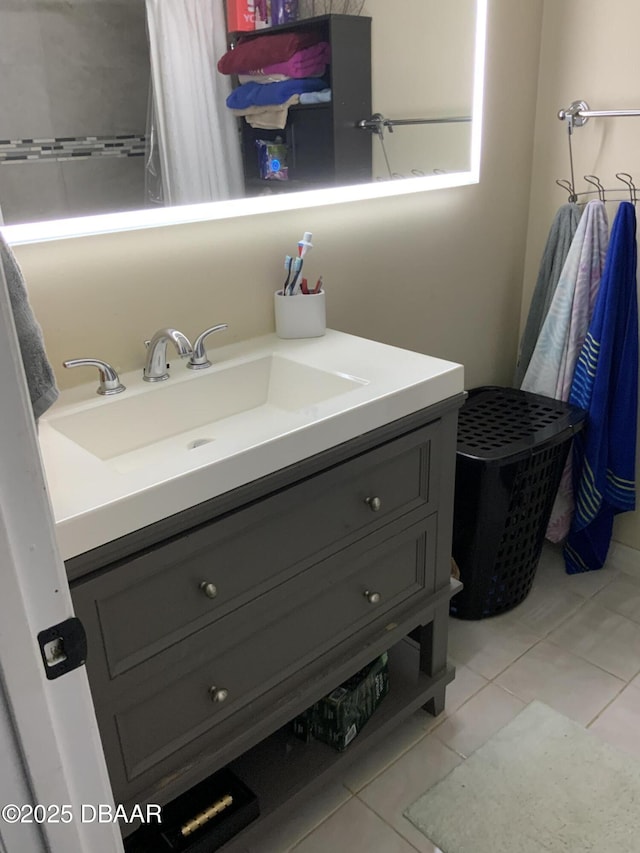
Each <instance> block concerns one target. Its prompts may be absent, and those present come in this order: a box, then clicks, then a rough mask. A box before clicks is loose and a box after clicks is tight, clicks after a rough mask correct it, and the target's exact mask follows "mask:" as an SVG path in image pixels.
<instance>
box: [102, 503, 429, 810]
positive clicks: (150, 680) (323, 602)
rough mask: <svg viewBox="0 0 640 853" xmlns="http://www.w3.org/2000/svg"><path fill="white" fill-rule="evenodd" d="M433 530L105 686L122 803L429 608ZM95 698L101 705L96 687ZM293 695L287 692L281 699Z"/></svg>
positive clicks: (293, 584) (317, 575) (402, 538)
mask: <svg viewBox="0 0 640 853" xmlns="http://www.w3.org/2000/svg"><path fill="white" fill-rule="evenodd" d="M414 518H415V517H414ZM436 525H437V516H436V515H432V516H430V517H429V518H426V519H425V518H422V519H420V520H419V521H417V522H416V523H414V524H412V525H411V526H409V527H405V528H404V529H402V525H401V524H394V525H392V529H393V531H394V535H393V536H391V537H390V538H384V537H383V536H382V534H381V533H379V534H376V535H374V536H373V537H372V540H375V542H374V541H372V542H371V543H369V542H368V543H367V547H366V549H365V548H364V547H363V546H362V545H354V546H352V547H351V548H348V549H346V550H345V551H343V552H341V553H340V554H336V555H334V556H333V557H331V558H329V559H328V560H326V561H325V562H323V563H322V564H319V565H316V566H314V567H312V568H311V569H309V570H308V571H306V572H304V573H302V574H301V575H299V576H297V577H295V578H293V579H292V580H290V581H288V582H287V583H286V584H284V585H282V586H281V587H279V588H278V589H277V590H272V591H271V592H268V593H266V594H265V595H263V596H262V597H261V598H260V599H257V600H255V601H253V602H251V603H250V604H248V605H247V606H246V607H245V608H243V612H242V613H241V614H240V613H238V614H231V615H229V616H228V617H226V618H225V619H223V620H220V621H219V622H218V623H216V624H214V625H210V626H208V627H207V628H205V629H203V630H202V631H200V632H199V633H198V634H197V635H195V636H194V637H190V638H189V639H187V640H185V641H184V642H183V643H180V644H179V645H178V646H176V647H174V648H172V649H170V650H169V651H167V652H166V653H164V654H163V655H161V656H159V657H158V658H156V659H155V660H154V661H150V662H149V663H147V664H144V665H143V666H141V667H139V668H138V671H137V672H131V673H127V674H126V675H125V676H124V677H123V678H122V679H118V680H117V681H118V682H121V683H120V684H117V682H111V683H110V684H107V685H106V688H107V689H106V692H105V694H104V695H101V696H99V697H98V698H99V701H96V707H97V708H98V710H99V719H100V723H101V731H102V734H103V741H104V743H105V749H106V751H107V755H108V761H109V766H110V768H111V770H112V782H113V785H114V791H115V795H116V799H117V800H118V799H120V800H123V799H126V798H127V797H128V796H131V795H132V792H133V790H135V786H131V783H132V782H133V781H138V777H141V776H142V777H143V778H142V779H140V780H139V781H140V782H144V774H145V773H147V772H149V771H153V773H162V774H167V773H171V771H172V770H173V769H175V766H176V764H175V761H176V759H175V756H176V754H179V755H180V759H179V760H180V762H183V761H184V756H185V752H184V749H185V748H187V750H188V749H192V750H193V751H194V753H196V754H197V752H198V750H199V749H201V748H204V747H205V746H206V747H207V748H208V749H209V750H211V749H212V744H213V748H214V749H215V743H216V742H219V743H220V744H223V743H225V741H226V737H227V736H228V734H229V732H230V731H231V730H232V728H233V726H234V725H236V723H235V721H234V719H233V717H232V716H231V715H233V714H234V713H235V712H237V711H238V710H239V709H241V708H242V707H243V706H246V705H247V704H248V703H250V702H252V701H253V700H255V699H256V698H257V697H259V696H261V695H262V694H264V693H266V692H267V691H270V690H271V691H272V694H271V696H270V700H271V697H275V698H274V701H276V700H277V695H278V694H277V689H276V690H275V691H273V689H274V688H277V685H279V684H280V683H282V682H285V679H287V678H288V677H289V676H291V675H292V674H294V673H296V672H298V671H300V670H302V669H304V668H305V667H306V666H308V665H309V664H310V663H311V662H312V661H313V660H315V659H317V658H319V657H320V656H321V655H323V654H325V653H326V652H328V651H329V650H331V649H332V648H334V647H336V646H338V645H339V644H340V643H341V642H343V641H345V640H347V639H348V638H349V637H351V636H352V635H353V634H355V633H356V632H358V631H361V630H362V629H363V628H364V629H372V628H373V629H374V626H375V623H376V622H379V623H380V631H381V632H382V631H384V630H385V626H386V625H387V624H388V623H389V620H390V619H393V617H394V615H397V614H398V613H399V612H404V609H405V608H406V607H409V606H411V605H412V604H413V603H414V602H415V601H418V600H420V599H422V600H425V601H426V600H428V598H429V597H430V596H431V594H432V593H433V591H434V590H433V587H434V569H435V548H436V538H437V537H436ZM398 528H400V529H398ZM370 544H371V546H372V547H369V545H370ZM91 676H92V673H91V670H90V677H91ZM116 684H117V686H118V690H117V691H115V690H114V688H115V687H116ZM92 689H93V690H94V696H95V693H96V685H95V683H94V679H93V677H92ZM97 689H98V690H99V687H98V688H97ZM289 690H290V687H288V686H287V684H286V682H285V683H283V684H282V691H283V695H284V693H285V692H286V693H288V692H289ZM216 691H218V692H216ZM219 691H225V692H223V693H220V692H219ZM114 694H116V695H114ZM220 700H222V701H220ZM270 704H271V701H270ZM105 712H106V714H107V716H106V718H105V717H104V714H105ZM225 721H226V723H225ZM172 756H174V758H173V759H172ZM172 760H173V762H174V763H173V764H172ZM123 765H124V766H123ZM116 767H117V768H118V771H116V774H114V768H116ZM120 776H122V778H118V777H120Z"/></svg>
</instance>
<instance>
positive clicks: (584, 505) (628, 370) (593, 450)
mask: <svg viewBox="0 0 640 853" xmlns="http://www.w3.org/2000/svg"><path fill="white" fill-rule="evenodd" d="M636 266H637V246H636V215H635V209H634V207H633V205H632V204H630V203H629V202H623V203H622V204H621V205H620V207H619V209H618V214H617V216H616V219H615V222H614V224H613V229H612V231H611V239H610V241H609V251H608V253H607V260H606V263H605V269H604V273H603V276H602V281H601V283H600V290H599V292H598V298H597V300H596V304H595V307H594V310H593V317H592V319H591V324H590V325H589V331H588V333H587V337H586V339H585V342H584V345H583V347H582V350H581V352H580V356H579V357H578V363H577V365H576V371H575V374H574V378H573V383H572V386H571V394H570V397H569V402H571V403H573V404H574V405H576V406H580V407H581V408H582V409H586V410H587V413H588V415H587V422H586V426H585V428H584V430H583V431H582V432H581V433H579V434H578V435H577V436H576V438H575V440H574V448H573V454H574V455H573V471H574V493H575V498H576V510H575V515H574V518H573V523H572V525H571V531H570V533H569V536H568V538H567V542H566V545H565V549H564V557H565V564H566V568H567V572H569V574H575V573H577V572H585V571H591V570H593V569H600V568H602V566H603V565H604V561H605V560H606V557H607V551H608V550H609V542H610V541H611V531H612V528H613V517H614V515H616V514H617V513H620V512H627V511H629V510H633V509H635V456H636V432H637V410H638V302H637V295H636Z"/></svg>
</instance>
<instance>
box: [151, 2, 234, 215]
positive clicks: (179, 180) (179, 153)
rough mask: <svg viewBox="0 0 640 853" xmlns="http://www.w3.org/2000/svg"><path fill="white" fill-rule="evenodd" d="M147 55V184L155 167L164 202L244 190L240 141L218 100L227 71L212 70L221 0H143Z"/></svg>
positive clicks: (220, 39) (221, 34)
mask: <svg viewBox="0 0 640 853" xmlns="http://www.w3.org/2000/svg"><path fill="white" fill-rule="evenodd" d="M146 10H147V29H148V33H149V48H150V56H151V88H152V94H151V105H150V106H151V109H150V112H151V114H152V115H153V121H152V127H151V129H150V133H149V134H148V136H149V139H150V141H151V145H152V148H153V149H154V152H152V153H154V155H155V156H150V155H149V154H148V157H147V185H148V187H149V186H150V184H151V183H152V179H153V178H154V174H153V173H154V170H155V168H156V166H154V163H155V164H156V165H157V167H158V172H159V174H158V176H157V177H158V178H159V180H160V182H161V189H158V188H157V186H156V187H154V191H153V193H152V194H151V196H152V198H153V200H155V201H158V202H162V203H164V204H197V203H199V202H207V201H222V200H225V199H229V198H238V197H240V196H241V195H243V192H244V190H243V180H242V163H241V159H240V142H239V137H238V130H237V126H236V122H235V119H234V118H233V116H232V115H231V114H230V113H229V110H227V108H226V106H225V99H226V97H227V95H228V94H229V92H230V91H231V88H230V81H229V78H228V77H224V76H223V75H222V74H218V72H217V70H216V66H217V63H218V59H219V58H220V57H221V56H222V54H223V53H225V51H226V49H227V44H226V26H225V19H224V11H223V4H222V2H221V1H220V0H146Z"/></svg>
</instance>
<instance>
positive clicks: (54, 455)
mask: <svg viewBox="0 0 640 853" xmlns="http://www.w3.org/2000/svg"><path fill="white" fill-rule="evenodd" d="M211 355H212V360H213V361H214V362H215V363H214V365H213V366H212V367H210V368H208V369H206V370H199V371H191V370H187V368H186V362H183V361H181V360H180V359H177V360H176V361H173V362H172V363H171V370H170V373H171V378H170V379H168V380H167V381H166V382H160V383H146V382H143V381H142V370H141V369H140V370H139V371H135V372H131V373H128V374H124V375H122V376H121V380H122V382H123V383H124V384H125V385H126V386H127V390H126V391H125V392H124V393H122V394H119V395H117V396H114V397H106V398H105V397H99V396H97V395H96V393H95V390H96V387H97V382H96V380H94V381H92V382H91V383H88V384H86V385H83V386H81V387H78V388H73V389H71V390H70V391H65V392H63V393H62V394H61V395H60V399H59V400H58V402H57V403H56V404H55V406H53V407H52V408H51V410H50V411H49V412H47V414H46V415H44V416H43V417H42V418H41V420H40V428H39V440H40V448H41V452H42V457H43V461H44V467H45V471H46V475H47V482H48V487H49V492H50V496H51V501H52V504H53V510H54V516H55V521H56V532H57V536H58V542H59V545H60V549H61V552H62V556H63V558H64V559H69V558H70V557H74V556H76V555H78V554H81V553H84V552H85V551H88V550H91V549H92V548H95V547H97V546H98V545H102V544H104V543H106V542H110V541H111V540H113V539H117V538H118V537H120V536H124V535H125V534H127V533H131V532H132V531H134V530H137V529H139V528H141V527H144V526H146V525H148V524H152V523H154V522H156V521H159V520H160V519H162V518H166V517H167V516H170V515H173V514H174V513H177V512H180V511H181V510H184V509H188V508H189V507H191V506H194V505H196V504H198V503H201V502H202V501H205V500H208V499H209V498H212V497H215V496H217V495H220V494H223V493H224V492H227V491H229V490H231V489H234V488H236V487H238V486H241V485H244V484H245V483H248V482H251V481H252V480H255V479H257V478H259V477H263V476H265V475H266V474H270V473H272V472H274V471H277V470H279V469H280V468H284V467H285V466H287V465H291V464H293V463H295V462H298V461H300V460H301V459H304V458H306V457H308V456H312V455H314V454H316V453H319V452H321V451H323V450H327V449H329V448H330V447H333V446H335V445H337V444H341V443H342V442H344V441H348V440H349V439H351V438H354V437H355V436H357V435H360V434H362V433H365V432H368V431H369V430H373V429H376V428H377V427H381V426H383V425H384V424H386V423H389V422H391V421H394V420H397V419H398V418H402V417H404V416H406V415H409V414H411V413H412V412H415V411H418V410H419V409H423V408H425V407H427V406H430V405H432V404H433V403H437V402H439V401H440V400H444V399H446V398H447V397H452V396H454V395H455V394H459V393H461V392H462V391H463V368H462V366H461V365H459V364H454V363H452V362H448V361H443V360H441V359H437V358H432V357H430V356H426V355H420V354H419V353H414V352H410V351H408V350H402V349H398V348H396V347H390V346H386V345H385V344H380V343H376V342H374V341H369V340H366V339H364V338H357V337H354V336H352V335H346V334H344V333H342V332H335V331H327V334H326V335H325V336H324V337H322V338H310V339H305V340H281V339H280V338H277V337H276V336H275V335H267V336H265V337H262V338H255V339H253V340H250V341H244V342H241V343H237V344H231V345H229V346H226V347H221V348H218V349H215V350H212V351H211Z"/></svg>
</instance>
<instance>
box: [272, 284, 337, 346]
mask: <svg viewBox="0 0 640 853" xmlns="http://www.w3.org/2000/svg"><path fill="white" fill-rule="evenodd" d="M273 301H274V308H275V314H276V335H277V336H278V337H279V338H320V337H322V335H324V333H325V332H326V331H327V311H326V306H325V298H324V290H320V291H318V293H308V294H296V295H295V296H284V295H283V293H282V291H281V290H278V291H276V292H275V294H274V296H273Z"/></svg>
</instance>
